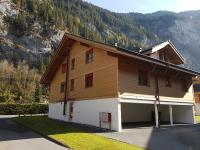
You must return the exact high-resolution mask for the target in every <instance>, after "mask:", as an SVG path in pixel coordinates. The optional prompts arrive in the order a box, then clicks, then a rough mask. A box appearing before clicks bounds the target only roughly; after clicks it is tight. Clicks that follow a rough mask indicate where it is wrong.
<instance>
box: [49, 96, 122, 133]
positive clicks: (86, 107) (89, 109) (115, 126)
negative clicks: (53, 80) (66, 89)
mask: <svg viewBox="0 0 200 150" xmlns="http://www.w3.org/2000/svg"><path fill="white" fill-rule="evenodd" d="M69 103H70V102H68V103H67V113H66V116H63V103H62V104H61V103H54V104H49V117H50V118H53V119H59V120H64V121H69V120H68V115H69V113H68V111H69ZM73 108H74V111H73V112H74V113H73V119H72V120H71V122H75V123H81V124H87V125H92V126H96V127H99V126H100V123H99V113H100V112H108V113H111V115H112V122H111V129H112V130H115V131H121V114H120V113H121V107H120V103H119V102H118V99H117V98H109V99H96V100H82V101H74V105H73ZM102 127H103V128H108V127H109V124H105V123H102Z"/></svg>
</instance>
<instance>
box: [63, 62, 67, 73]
mask: <svg viewBox="0 0 200 150" xmlns="http://www.w3.org/2000/svg"><path fill="white" fill-rule="evenodd" d="M66 72H67V63H63V64H62V73H66Z"/></svg>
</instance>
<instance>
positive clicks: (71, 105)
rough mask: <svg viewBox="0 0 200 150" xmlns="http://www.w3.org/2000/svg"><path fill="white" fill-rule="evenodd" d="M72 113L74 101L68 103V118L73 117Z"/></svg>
mask: <svg viewBox="0 0 200 150" xmlns="http://www.w3.org/2000/svg"><path fill="white" fill-rule="evenodd" d="M73 113H74V103H73V102H71V103H69V120H72V119H73Z"/></svg>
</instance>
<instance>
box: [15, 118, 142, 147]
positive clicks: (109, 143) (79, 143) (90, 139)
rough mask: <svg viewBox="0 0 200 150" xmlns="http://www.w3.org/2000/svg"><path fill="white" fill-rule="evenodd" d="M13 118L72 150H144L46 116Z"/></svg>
mask: <svg viewBox="0 0 200 150" xmlns="http://www.w3.org/2000/svg"><path fill="white" fill-rule="evenodd" d="M14 120H15V121H16V122H18V123H20V124H23V125H24V126H26V127H29V128H31V129H33V130H35V131H37V132H39V133H41V134H43V135H45V136H48V137H50V138H53V139H55V140H57V141H59V142H61V143H63V144H65V145H67V146H69V147H70V148H72V149H74V150H99V149H101V150H145V149H144V148H140V147H137V146H133V145H129V144H126V143H123V142H119V141H116V140H112V139H108V138H105V137H103V136H99V135H96V134H94V133H88V132H85V131H82V130H80V129H77V127H73V126H71V125H68V124H65V123H63V122H59V121H55V120H52V119H48V118H47V116H25V117H17V118H14Z"/></svg>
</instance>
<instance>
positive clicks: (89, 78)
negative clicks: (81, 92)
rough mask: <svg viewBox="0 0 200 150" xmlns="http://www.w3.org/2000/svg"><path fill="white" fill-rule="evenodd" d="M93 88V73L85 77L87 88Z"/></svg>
mask: <svg viewBox="0 0 200 150" xmlns="http://www.w3.org/2000/svg"><path fill="white" fill-rule="evenodd" d="M92 86H93V73H90V74H86V75H85V87H86V88H89V87H92Z"/></svg>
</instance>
